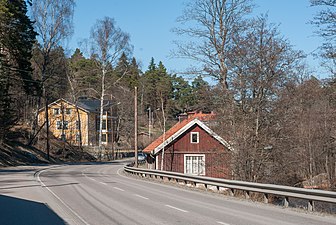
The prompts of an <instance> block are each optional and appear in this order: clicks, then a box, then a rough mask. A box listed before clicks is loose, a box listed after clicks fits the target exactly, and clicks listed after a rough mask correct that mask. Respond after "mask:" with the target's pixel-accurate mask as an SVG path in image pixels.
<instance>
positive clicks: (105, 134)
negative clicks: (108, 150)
mask: <svg viewBox="0 0 336 225" xmlns="http://www.w3.org/2000/svg"><path fill="white" fill-rule="evenodd" d="M103 136H104V137H105V138H106V139H105V141H103ZM107 139H108V135H107V133H103V134H102V144H104V145H107V142H108V140H107Z"/></svg>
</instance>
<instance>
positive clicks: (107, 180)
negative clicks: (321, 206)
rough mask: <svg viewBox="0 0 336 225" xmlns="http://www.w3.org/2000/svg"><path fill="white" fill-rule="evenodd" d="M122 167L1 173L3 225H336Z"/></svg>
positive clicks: (24, 169) (329, 219) (318, 217)
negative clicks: (134, 174)
mask: <svg viewBox="0 0 336 225" xmlns="http://www.w3.org/2000/svg"><path fill="white" fill-rule="evenodd" d="M123 165H124V164H123V163H122V162H120V163H107V164H86V165H85V164H82V165H63V166H52V167H18V168H10V169H0V224H1V225H18V224H22V225H30V224H31V225H47V224H52V225H63V224H85V225H88V224H90V225H93V224H97V225H104V224H106V225H110V224H127V225H130V224H146V225H147V224H160V225H161V224H184V225H186V224H207V225H208V224H217V225H218V224H222V225H239V224H241V225H246V224H257V225H270V224H284V225H290V224H305V225H308V224H312V225H332V224H333V225H335V224H336V217H335V216H322V215H317V214H314V213H308V212H302V211H298V210H293V209H283V208H281V207H276V206H270V205H266V204H261V203H253V202H250V201H245V200H236V199H233V198H229V197H225V196H218V195H213V194H210V193H206V192H200V191H192V190H187V189H184V188H180V187H175V186H173V185H166V184H161V183H156V182H150V181H146V180H141V179H136V178H133V177H130V176H125V175H124V173H123V169H122V168H123Z"/></svg>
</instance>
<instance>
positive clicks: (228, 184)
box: [124, 166, 336, 211]
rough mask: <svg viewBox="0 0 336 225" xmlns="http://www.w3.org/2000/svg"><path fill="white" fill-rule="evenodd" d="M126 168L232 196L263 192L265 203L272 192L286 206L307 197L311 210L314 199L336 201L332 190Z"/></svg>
mask: <svg viewBox="0 0 336 225" xmlns="http://www.w3.org/2000/svg"><path fill="white" fill-rule="evenodd" d="M124 170H125V171H126V172H128V173H132V174H136V175H141V176H144V177H146V176H149V177H155V178H159V179H162V180H163V179H164V178H166V179H168V180H175V181H176V182H180V181H183V182H184V183H185V184H188V183H189V184H192V185H194V186H197V184H203V185H204V186H205V188H208V187H210V186H212V187H216V188H217V190H220V188H226V189H227V190H228V191H229V193H230V195H231V196H234V193H235V190H241V191H244V193H245V197H246V198H249V196H250V192H257V193H262V194H263V198H264V202H265V203H268V202H269V195H270V194H271V195H275V196H279V197H283V198H284V207H288V206H289V201H288V198H289V197H292V198H298V199H305V200H308V206H307V209H308V210H309V211H313V210H314V201H319V202H328V203H336V192H332V191H324V190H314V189H304V188H297V187H289V186H283V185H274V184H262V183H253V182H245V181H236V180H226V179H218V178H212V177H204V176H194V175H188V174H181V173H176V172H168V171H160V170H149V169H142V168H134V167H130V166H125V167H124Z"/></svg>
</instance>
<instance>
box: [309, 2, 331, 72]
mask: <svg viewBox="0 0 336 225" xmlns="http://www.w3.org/2000/svg"><path fill="white" fill-rule="evenodd" d="M310 2H311V5H312V6H320V7H323V9H322V10H320V11H319V12H318V14H317V15H316V16H315V17H314V19H313V21H312V24H314V25H315V26H316V27H317V28H318V30H317V31H316V33H317V34H318V35H320V36H321V37H322V38H323V39H324V43H323V44H322V46H321V47H320V49H321V57H322V59H323V60H322V65H323V66H324V67H325V68H327V69H328V70H329V71H330V72H331V74H332V75H334V76H336V45H335V42H336V1H335V0H311V1H310Z"/></svg>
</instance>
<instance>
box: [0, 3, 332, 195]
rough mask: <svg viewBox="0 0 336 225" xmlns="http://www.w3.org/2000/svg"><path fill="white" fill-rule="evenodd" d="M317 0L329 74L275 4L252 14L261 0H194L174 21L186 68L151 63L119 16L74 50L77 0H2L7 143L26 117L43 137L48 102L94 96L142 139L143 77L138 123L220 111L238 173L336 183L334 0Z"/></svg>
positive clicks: (166, 122)
mask: <svg viewBox="0 0 336 225" xmlns="http://www.w3.org/2000/svg"><path fill="white" fill-rule="evenodd" d="M310 3H311V7H317V6H318V7H320V8H321V10H320V11H319V12H318V14H316V15H315V16H314V17H312V18H311V21H307V22H309V23H311V26H313V27H314V28H315V30H316V34H317V35H319V36H321V37H322V38H323V40H324V42H323V43H321V46H320V48H319V49H318V53H316V56H315V57H318V58H319V59H320V62H321V65H320V66H321V67H323V68H324V70H325V71H326V73H328V78H326V79H318V77H319V76H320V75H321V74H316V73H315V72H313V71H312V70H311V69H310V65H308V64H307V61H306V60H305V59H306V57H307V55H306V54H305V53H304V52H302V51H300V50H297V49H295V48H294V47H293V46H292V45H291V43H290V42H289V40H287V39H286V38H285V37H284V36H283V35H282V34H281V32H280V30H279V28H278V26H277V25H275V24H272V23H270V22H269V21H268V16H267V14H266V15H259V16H255V17H252V16H251V12H252V11H253V7H254V6H253V1H252V0H232V1H225V0H193V1H189V4H187V5H186V8H185V9H184V10H185V11H184V14H183V15H182V16H181V17H179V18H178V19H177V21H178V25H177V27H176V28H175V29H174V30H173V32H174V33H175V34H176V35H178V36H179V37H181V41H177V42H176V48H175V49H173V51H172V54H173V56H174V57H177V58H179V57H180V58H189V59H191V60H193V61H194V62H195V64H194V65H195V66H194V67H192V68H190V69H188V71H185V73H184V74H183V75H181V74H171V73H169V72H168V71H167V69H166V67H165V65H164V62H161V61H159V62H157V61H155V56H153V58H152V60H151V61H150V62H148V65H144V66H143V67H144V68H142V65H139V64H138V62H137V59H136V58H135V57H133V55H132V50H133V47H134V46H132V43H131V37H130V35H129V34H128V33H127V31H123V30H121V29H120V28H119V27H118V25H117V21H115V20H114V19H113V18H110V17H102V19H100V20H98V21H97V22H96V24H95V25H94V26H93V27H92V30H91V33H90V37H87V39H86V40H85V41H84V42H83V43H82V45H81V46H80V47H78V48H77V49H76V50H75V51H74V52H72V53H71V54H70V55H67V54H66V50H65V49H64V46H63V45H62V43H63V41H64V40H65V39H67V38H69V37H71V35H72V33H73V29H74V27H73V21H72V18H73V13H74V10H75V1H74V0H57V1H47V0H39V1H37V0H29V1H25V0H16V1H11V0H0V59H1V64H0V146H1V145H3V144H4V143H6V142H9V141H11V140H12V139H11V131H12V130H13V129H14V128H16V129H17V128H18V127H19V129H20V130H22V132H23V133H25V136H26V138H27V143H28V144H31V145H34V144H36V143H35V142H34V141H32V140H31V139H32V138H35V137H36V135H37V133H38V132H39V131H40V130H41V129H42V131H41V133H43V130H45V129H47V128H44V127H41V128H40V127H38V124H37V112H38V110H39V109H41V108H43V107H45V106H46V105H48V104H49V103H51V102H53V101H55V100H57V99H59V98H64V99H67V100H69V101H70V102H76V101H77V100H78V99H79V98H81V97H88V98H94V99H100V100H103V99H112V100H113V101H114V102H118V103H119V102H120V104H118V107H117V108H118V109H117V110H118V121H119V128H118V129H119V130H118V132H119V133H118V139H117V142H118V145H119V146H120V148H128V149H131V148H134V136H133V134H134V100H133V99H134V89H135V87H137V90H138V92H137V93H138V94H137V96H138V99H137V102H138V112H139V115H138V117H139V130H140V131H145V130H146V129H147V128H148V123H152V125H153V126H154V131H155V135H156V137H157V136H159V135H161V134H162V132H164V130H167V129H169V128H170V127H171V126H172V125H173V124H175V123H176V122H177V121H178V120H177V118H178V115H179V114H180V113H185V112H191V111H202V112H214V113H215V114H216V115H217V122H216V126H215V127H213V129H214V131H215V132H216V133H218V134H219V135H221V136H222V137H223V138H225V139H226V140H228V141H230V143H231V144H232V145H233V147H234V149H235V151H234V153H233V154H234V157H233V159H232V162H231V164H232V168H233V177H234V178H235V179H237V180H245V181H253V182H267V183H275V184H286V185H297V184H298V183H299V182H301V181H304V180H309V179H313V178H314V177H316V176H322V177H324V179H325V180H327V182H328V186H329V188H335V187H336V51H335V48H336V46H335V45H336V42H335V41H336V20H335V18H336V10H335V7H336V2H335V1H334V0H311V1H310ZM182 39H183V40H187V41H182ZM151 113H152V115H153V116H149V115H151ZM40 146H44V144H43V145H40ZM138 147H139V148H140V149H141V148H143V147H145V146H138ZM45 148H46V147H42V149H41V150H42V151H45Z"/></svg>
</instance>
